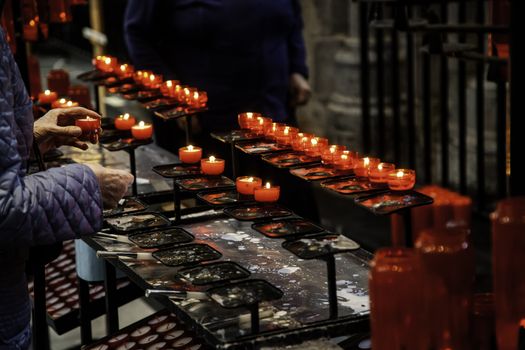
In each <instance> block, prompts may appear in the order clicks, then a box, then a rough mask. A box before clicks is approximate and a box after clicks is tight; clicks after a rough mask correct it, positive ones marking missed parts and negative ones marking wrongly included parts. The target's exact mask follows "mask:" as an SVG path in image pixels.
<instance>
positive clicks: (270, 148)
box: [235, 140, 291, 154]
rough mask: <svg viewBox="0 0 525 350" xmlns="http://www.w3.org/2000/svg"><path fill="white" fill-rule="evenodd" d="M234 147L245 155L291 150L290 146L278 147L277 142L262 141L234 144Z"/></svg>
mask: <svg viewBox="0 0 525 350" xmlns="http://www.w3.org/2000/svg"><path fill="white" fill-rule="evenodd" d="M235 147H237V148H238V149H240V150H241V151H242V152H244V153H247V154H264V153H270V152H281V151H289V150H291V147H290V146H285V145H280V144H278V143H277V142H273V141H264V140H263V141H255V142H242V143H238V144H236V145H235Z"/></svg>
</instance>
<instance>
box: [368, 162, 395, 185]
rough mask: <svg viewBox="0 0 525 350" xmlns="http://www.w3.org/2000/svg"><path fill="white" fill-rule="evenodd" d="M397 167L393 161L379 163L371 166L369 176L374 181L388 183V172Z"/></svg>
mask: <svg viewBox="0 0 525 350" xmlns="http://www.w3.org/2000/svg"><path fill="white" fill-rule="evenodd" d="M395 169H396V166H395V165H394V164H392V163H379V164H378V165H377V166H375V167H370V170H369V173H368V178H369V179H370V182H372V183H377V184H386V183H387V182H388V174H390V172H391V171H393V170H395Z"/></svg>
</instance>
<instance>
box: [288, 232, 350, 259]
mask: <svg viewBox="0 0 525 350" xmlns="http://www.w3.org/2000/svg"><path fill="white" fill-rule="evenodd" d="M283 248H284V249H286V250H288V251H290V252H292V253H294V254H295V255H297V257H299V258H301V259H305V260H308V259H319V258H323V257H325V256H327V255H333V254H339V253H345V252H350V251H352V250H357V249H359V248H360V246H359V244H357V243H356V242H354V241H353V240H351V239H350V238H347V237H345V236H343V235H339V234H320V235H312V236H305V237H301V238H299V239H296V240H289V241H285V242H283Z"/></svg>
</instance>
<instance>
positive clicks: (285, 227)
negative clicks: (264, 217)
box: [252, 219, 324, 238]
mask: <svg viewBox="0 0 525 350" xmlns="http://www.w3.org/2000/svg"><path fill="white" fill-rule="evenodd" d="M252 228H253V229H254V230H255V231H257V232H260V233H262V234H263V235H265V236H266V237H270V238H288V237H294V236H300V235H307V234H313V233H320V232H323V231H324V229H323V228H322V227H320V226H317V225H316V224H314V223H313V222H310V221H307V220H304V219H284V220H275V221H270V222H261V223H256V224H253V225H252Z"/></svg>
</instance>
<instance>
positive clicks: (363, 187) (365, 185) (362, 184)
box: [321, 177, 388, 194]
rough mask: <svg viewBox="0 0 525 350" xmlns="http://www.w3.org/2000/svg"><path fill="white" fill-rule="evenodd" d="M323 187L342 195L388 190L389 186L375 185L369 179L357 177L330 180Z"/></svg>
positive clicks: (322, 184)
mask: <svg viewBox="0 0 525 350" xmlns="http://www.w3.org/2000/svg"><path fill="white" fill-rule="evenodd" d="M321 186H322V187H324V188H327V189H329V190H332V191H335V192H337V193H340V194H363V193H367V192H376V191H383V190H387V189H388V186H387V185H375V184H372V183H371V182H370V181H368V180H367V179H360V178H357V177H352V178H349V179H339V180H329V181H325V182H323V183H321Z"/></svg>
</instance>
